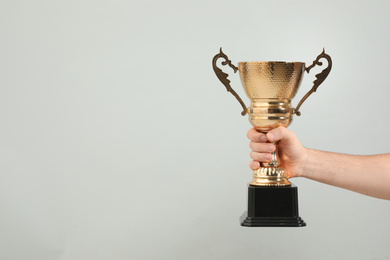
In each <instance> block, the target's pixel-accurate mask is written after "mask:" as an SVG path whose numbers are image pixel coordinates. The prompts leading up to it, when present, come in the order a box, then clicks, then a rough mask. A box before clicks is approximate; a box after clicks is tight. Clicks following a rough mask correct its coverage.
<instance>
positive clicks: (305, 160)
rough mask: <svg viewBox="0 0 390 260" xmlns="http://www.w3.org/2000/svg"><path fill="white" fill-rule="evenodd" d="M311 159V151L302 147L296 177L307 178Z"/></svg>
mask: <svg viewBox="0 0 390 260" xmlns="http://www.w3.org/2000/svg"><path fill="white" fill-rule="evenodd" d="M312 157H313V150H312V149H309V148H306V147H303V150H302V157H301V160H300V162H299V168H298V171H297V177H306V178H307V177H308V175H307V174H308V168H309V163H310V161H311V160H312Z"/></svg>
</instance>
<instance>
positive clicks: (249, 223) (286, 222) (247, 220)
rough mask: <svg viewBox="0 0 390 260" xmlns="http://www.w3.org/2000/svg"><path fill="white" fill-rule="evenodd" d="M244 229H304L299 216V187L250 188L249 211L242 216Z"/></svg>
mask: <svg viewBox="0 0 390 260" xmlns="http://www.w3.org/2000/svg"><path fill="white" fill-rule="evenodd" d="M240 221H241V226H244V227H304V226H306V223H305V222H304V221H303V219H301V218H300V217H299V214H298V187H297V186H295V185H294V184H291V186H279V187H262V186H250V185H249V187H248V211H247V212H245V213H244V214H243V215H242V216H241V219H240Z"/></svg>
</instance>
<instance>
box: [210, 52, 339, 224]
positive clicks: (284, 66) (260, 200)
mask: <svg viewBox="0 0 390 260" xmlns="http://www.w3.org/2000/svg"><path fill="white" fill-rule="evenodd" d="M219 59H223V60H222V63H221V64H222V65H223V66H226V65H228V66H229V67H230V68H232V69H233V70H234V73H236V72H237V71H239V72H240V73H239V74H240V78H241V83H242V85H243V87H244V90H245V92H246V94H247V96H248V97H249V98H250V100H251V106H250V107H249V108H247V107H246V106H245V103H244V102H243V101H242V99H241V98H240V96H239V95H238V94H237V93H236V92H235V91H234V90H233V89H232V87H231V86H230V80H229V79H228V76H229V75H228V74H227V73H224V72H223V71H222V70H221V69H220V68H219V67H218V66H217V61H218V60H219ZM321 59H326V60H327V62H328V66H327V67H326V68H325V69H324V70H322V72H320V73H319V74H317V75H316V80H315V81H314V82H313V83H314V85H313V87H312V88H311V89H310V91H309V92H308V93H307V94H306V95H305V96H304V97H303V98H302V99H301V101H300V102H299V103H298V105H297V107H296V108H293V107H292V105H291V100H292V99H293V98H294V97H295V95H296V93H297V91H298V89H299V86H300V84H301V82H302V78H303V75H304V73H305V71H306V72H307V73H309V72H310V70H311V69H312V68H313V67H315V66H316V65H318V66H322V65H323V63H322V62H321V61H320V60H321ZM212 64H213V69H214V72H215V74H216V75H217V77H218V79H219V80H220V81H221V82H222V84H223V85H224V86H225V87H226V89H227V91H228V92H231V93H232V94H233V95H234V96H235V97H236V99H237V100H238V102H239V103H240V104H241V106H242V108H243V111H242V112H241V115H243V116H244V115H246V114H248V115H249V121H250V123H251V124H252V125H253V127H254V128H255V129H256V130H257V131H259V132H262V133H267V132H268V131H270V130H272V129H274V128H276V127H279V126H284V127H287V126H289V125H290V124H291V122H292V119H293V115H294V114H296V115H297V116H300V115H301V112H300V111H299V109H300V107H301V105H302V103H303V102H304V101H305V100H306V99H307V98H308V97H309V96H310V95H311V94H312V93H313V92H316V90H317V88H318V87H319V86H320V85H321V83H322V82H323V81H324V80H325V79H326V77H327V76H328V74H329V72H330V70H331V68H332V59H331V57H330V56H329V55H328V54H326V53H325V49H324V50H323V52H322V53H321V54H320V55H318V56H317V58H316V59H315V60H314V61H313V63H312V64H311V65H310V66H309V67H306V66H305V63H304V62H285V61H250V62H247V61H246V62H239V63H238V67H236V66H234V65H233V64H232V62H231V61H230V60H229V58H228V57H227V56H226V54H224V53H223V52H222V48H221V49H220V52H219V53H218V54H217V55H215V56H214V58H213V61H212ZM275 146H276V150H275V152H273V153H272V157H273V159H272V161H271V162H270V163H261V165H260V168H259V169H257V170H255V171H254V172H253V180H252V181H251V182H250V183H249V186H248V211H246V212H245V213H244V214H243V215H242V217H241V219H240V221H241V225H242V226H247V227H266V226H268V227H302V226H306V223H305V222H304V221H303V220H302V219H301V218H300V217H299V213H298V187H297V186H296V185H294V184H292V183H291V182H290V181H289V180H288V177H287V172H286V171H285V170H284V169H283V165H281V163H280V161H279V159H278V148H277V144H275Z"/></svg>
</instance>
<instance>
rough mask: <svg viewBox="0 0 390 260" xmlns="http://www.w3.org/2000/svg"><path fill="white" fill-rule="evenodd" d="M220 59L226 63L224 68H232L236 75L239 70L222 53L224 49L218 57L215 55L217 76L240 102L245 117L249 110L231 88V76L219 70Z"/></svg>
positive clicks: (214, 67)
mask: <svg viewBox="0 0 390 260" xmlns="http://www.w3.org/2000/svg"><path fill="white" fill-rule="evenodd" d="M219 58H224V59H225V61H223V62H222V65H223V66H226V65H229V67H231V68H232V69H233V70H234V73H236V72H237V70H238V68H237V67H236V66H234V65H233V64H232V62H231V60H229V58H228V56H226V54H225V53H223V52H222V48H221V49H220V50H219V53H218V54H217V55H215V56H214V58H213V69H214V72H215V75H217V77H218V79H219V80H220V81H221V82H222V84H223V85H224V86H225V87H226V90H227V91H228V92H230V93H232V94H233V96H234V97H235V98H236V99H237V100H238V102H240V104H241V106H242V108H243V111H242V112H241V115H243V116H245V114H246V113H247V108H246V106H245V103H244V102H243V101H242V99H241V98H240V96H239V95H238V94H237V93H236V92H235V91H234V90H233V89H232V87H231V86H230V80H229V79H228V76H229V75H228V74H226V73H224V72H223V71H222V70H221V69H220V68H218V66H217V60H218V59H219Z"/></svg>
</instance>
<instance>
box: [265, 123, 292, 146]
mask: <svg viewBox="0 0 390 260" xmlns="http://www.w3.org/2000/svg"><path fill="white" fill-rule="evenodd" d="M266 136H267V140H269V141H270V142H272V143H276V142H278V141H280V140H282V141H283V143H285V144H287V145H288V144H293V143H294V142H296V139H297V137H296V135H295V134H294V132H292V131H290V130H288V129H286V128H284V127H278V128H275V129H272V130H271V131H269V132H268V133H267V135H266Z"/></svg>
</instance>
